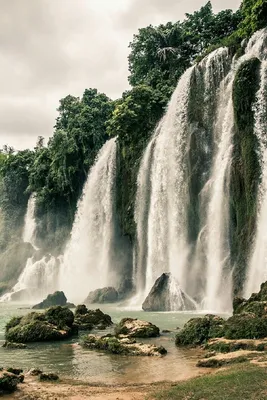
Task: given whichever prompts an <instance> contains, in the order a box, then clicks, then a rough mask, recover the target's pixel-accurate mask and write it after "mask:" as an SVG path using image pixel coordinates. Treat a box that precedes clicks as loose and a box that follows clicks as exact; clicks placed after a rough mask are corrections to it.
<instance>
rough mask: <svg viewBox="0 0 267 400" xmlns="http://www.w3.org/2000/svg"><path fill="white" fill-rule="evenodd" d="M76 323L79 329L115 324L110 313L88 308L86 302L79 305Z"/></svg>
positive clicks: (76, 312)
mask: <svg viewBox="0 0 267 400" xmlns="http://www.w3.org/2000/svg"><path fill="white" fill-rule="evenodd" d="M74 323H75V325H76V326H77V327H78V329H79V330H91V329H94V328H96V329H106V328H107V327H109V326H111V325H113V322H112V320H111V317H110V316H109V315H108V314H104V313H103V312H102V311H101V310H99V309H97V310H88V309H87V307H86V306H85V305H84V304H82V305H79V306H77V308H76V310H75V320H74Z"/></svg>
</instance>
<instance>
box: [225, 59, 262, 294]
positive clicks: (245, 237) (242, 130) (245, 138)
mask: <svg viewBox="0 0 267 400" xmlns="http://www.w3.org/2000/svg"><path fill="white" fill-rule="evenodd" d="M259 68H260V61H259V59H258V58H252V59H250V60H248V61H245V62H244V63H243V64H242V65H241V66H240V68H239V70H238V71H237V73H236V77H235V81H234V86H233V103H234V118H235V127H234V140H233V144H234V149H233V159H232V165H231V183H230V214H231V226H230V240H231V258H232V264H233V265H235V266H236V268H235V271H234V288H235V292H238V291H240V290H242V285H243V282H244V279H245V266H246V264H247V260H248V255H249V252H250V249H251V243H252V239H253V236H254V233H255V225H256V216H257V202H256V201H255V199H256V197H257V189H258V184H259V179H260V166H259V158H258V154H257V150H258V141H257V138H256V136H255V134H254V111H253V104H254V102H255V99H256V93H257V90H258V88H259Z"/></svg>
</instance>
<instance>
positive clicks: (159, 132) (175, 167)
mask: <svg viewBox="0 0 267 400" xmlns="http://www.w3.org/2000/svg"><path fill="white" fill-rule="evenodd" d="M193 71H194V68H191V69H189V70H188V71H187V72H186V73H185V74H184V75H183V76H182V78H181V79H180V81H179V83H178V86H177V88H176V90H175V92H174V94H173V96H172V98H171V101H170V104H169V106H168V110H167V113H166V115H165V116H164V118H163V120H162V121H161V123H160V124H159V126H158V128H157V129H156V131H155V133H154V135H153V137H152V140H151V142H150V143H149V145H148V147H147V149H146V151H145V154H144V157H143V160H142V162H141V167H140V170H139V174H138V182H137V186H138V189H137V196H136V205H135V221H136V225H137V245H136V246H137V257H136V287H137V288H138V289H139V290H141V291H144V292H145V294H147V293H148V292H149V290H150V289H151V287H152V286H153V284H154V282H155V280H156V279H157V278H158V277H159V276H160V275H161V273H163V272H171V273H173V275H174V276H175V277H177V279H178V281H179V282H180V283H181V284H182V283H183V281H184V279H185V273H184V272H185V271H184V268H185V266H186V262H187V256H188V252H189V248H188V246H187V229H186V206H187V202H188V190H187V185H186V166H185V164H186V162H185V158H186V154H187V151H188V137H189V132H188V130H187V128H188V124H187V105H188V101H189V91H190V82H191V77H192V74H193Z"/></svg>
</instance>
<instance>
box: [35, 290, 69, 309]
mask: <svg viewBox="0 0 267 400" xmlns="http://www.w3.org/2000/svg"><path fill="white" fill-rule="evenodd" d="M53 306H62V307H65V306H66V307H69V308H75V305H74V304H72V303H68V302H67V298H66V296H65V294H64V292H60V291H57V292H55V293H53V294H49V295H48V296H47V298H46V299H45V300H43V301H42V302H41V303H39V304H36V305H35V306H33V307H32V308H33V309H34V310H45V309H46V308H49V307H53Z"/></svg>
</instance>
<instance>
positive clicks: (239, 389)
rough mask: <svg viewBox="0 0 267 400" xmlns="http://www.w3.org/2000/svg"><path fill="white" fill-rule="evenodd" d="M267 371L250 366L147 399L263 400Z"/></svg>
mask: <svg viewBox="0 0 267 400" xmlns="http://www.w3.org/2000/svg"><path fill="white" fill-rule="evenodd" d="M266 372H267V369H266V368H263V367H258V366H252V365H249V364H244V365H238V366H234V367H231V368H230V369H227V370H225V371H222V372H220V373H217V374H216V375H208V376H203V377H201V378H195V379H191V380H189V381H187V382H182V383H180V384H178V385H176V386H174V387H172V388H171V389H170V390H167V391H166V390H165V391H161V392H159V393H156V394H155V395H152V396H151V397H148V398H150V399H157V400H160V399H162V400H204V399H205V400H233V399H234V400H256V399H257V400H266V398H267V394H266V384H267V374H266Z"/></svg>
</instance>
